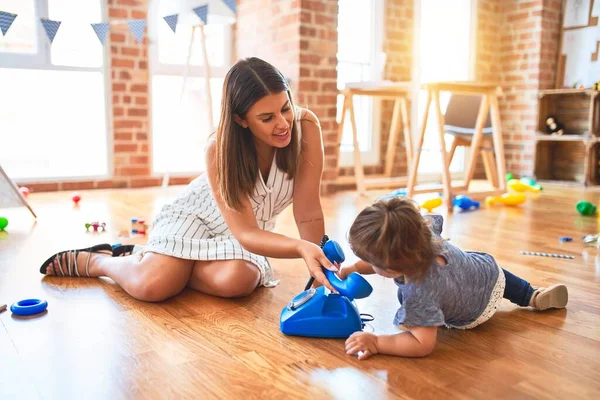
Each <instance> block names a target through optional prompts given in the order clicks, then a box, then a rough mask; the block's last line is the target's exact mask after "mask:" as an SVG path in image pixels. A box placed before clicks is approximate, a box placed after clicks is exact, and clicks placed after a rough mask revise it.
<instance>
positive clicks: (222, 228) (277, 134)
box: [40, 58, 337, 302]
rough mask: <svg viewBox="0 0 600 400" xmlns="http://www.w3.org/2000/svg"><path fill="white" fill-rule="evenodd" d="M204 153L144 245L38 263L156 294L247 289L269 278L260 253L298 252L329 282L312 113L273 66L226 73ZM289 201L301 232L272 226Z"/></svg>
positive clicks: (245, 63) (233, 293)
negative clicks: (200, 169) (202, 165)
mask: <svg viewBox="0 0 600 400" xmlns="http://www.w3.org/2000/svg"><path fill="white" fill-rule="evenodd" d="M182 145H185V144H182ZM206 161H207V171H206V173H205V174H203V175H201V176H200V177H198V178H197V179H195V180H194V181H193V182H191V183H190V184H189V185H188V187H187V188H186V190H185V191H184V192H183V193H182V194H181V195H180V196H179V197H178V198H177V199H176V200H175V201H174V202H173V203H171V204H168V205H166V206H164V207H163V209H162V210H161V212H160V213H159V215H158V216H157V217H156V219H155V221H154V224H153V227H152V230H151V232H150V235H149V238H148V243H147V245H146V246H144V247H143V248H138V246H135V247H134V246H122V247H117V248H116V249H115V250H114V252H113V249H112V247H111V246H110V244H101V245H97V246H94V247H91V248H87V249H79V250H67V251H63V252H60V253H57V254H55V255H53V256H52V257H50V258H49V259H48V260H46V262H44V264H43V265H42V267H41V268H40V272H41V273H45V274H47V275H57V276H89V277H100V276H107V277H109V278H111V279H112V280H114V281H115V282H116V283H117V284H118V285H120V286H121V287H122V288H123V289H124V290H125V291H127V293H129V294H130V295H131V296H133V297H135V298H136V299H139V300H143V301H154V302H155V301H162V300H165V299H167V298H170V297H172V296H174V295H176V294H178V293H179V292H181V291H182V290H183V289H184V288H185V287H186V286H187V287H190V288H192V289H195V290H198V291H201V292H203V293H207V294H211V295H215V296H221V297H238V296H245V295H248V294H250V293H251V292H252V291H254V289H255V288H256V287H257V286H260V285H264V286H274V285H275V284H276V283H275V282H274V280H273V270H272V268H271V266H270V264H269V262H268V261H267V259H266V257H274V258H299V257H301V258H303V259H304V261H305V263H306V266H307V267H308V269H309V272H310V274H311V276H314V277H315V278H316V280H317V281H318V282H319V283H321V284H323V285H326V286H327V287H328V288H330V289H331V290H333V288H332V287H331V285H330V284H329V282H328V281H327V279H326V277H325V275H324V273H323V271H322V269H321V266H324V267H325V268H328V269H330V270H332V271H336V270H337V268H336V267H335V266H333V265H332V264H331V263H330V262H329V260H327V258H326V257H325V255H324V254H323V252H322V250H321V249H320V247H319V246H318V245H317V244H316V243H318V242H319V241H320V240H321V238H322V236H323V235H324V233H325V227H324V221H323V210H322V208H321V202H320V196H319V189H320V183H321V174H322V170H323V142H322V138H321V130H320V126H319V122H318V120H317V117H316V116H315V115H314V114H313V113H312V112H310V111H309V110H305V109H300V108H295V107H294V104H293V101H292V95H291V92H290V88H289V86H288V84H287V81H286V79H285V78H284V76H283V75H282V74H281V72H279V71H278V70H277V69H276V68H275V67H273V66H272V65H270V64H269V63H267V62H265V61H262V60H260V59H258V58H248V59H244V60H240V61H239V62H238V63H236V64H235V65H234V66H233V67H232V68H231V70H230V71H229V72H228V74H227V76H226V78H225V83H224V87H223V98H222V104H221V118H220V122H219V126H218V129H217V132H216V138H214V137H211V140H209V143H208V145H207V149H206ZM292 202H293V204H294V206H293V207H294V218H295V221H296V224H297V226H298V230H299V232H300V237H301V239H295V238H290V237H287V236H284V235H280V234H276V233H273V232H271V230H272V229H273V228H274V225H275V219H276V217H277V215H278V214H279V213H281V211H283V210H284V209H285V208H286V207H287V206H288V205H289V204H291V203H292ZM117 256H120V257H117Z"/></svg>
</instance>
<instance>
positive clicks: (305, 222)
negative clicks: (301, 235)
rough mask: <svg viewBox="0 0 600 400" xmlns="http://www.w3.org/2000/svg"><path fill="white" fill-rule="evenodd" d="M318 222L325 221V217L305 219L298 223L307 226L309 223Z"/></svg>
mask: <svg viewBox="0 0 600 400" xmlns="http://www.w3.org/2000/svg"><path fill="white" fill-rule="evenodd" d="M317 221H323V217H319V218H310V219H303V220H302V221H298V223H299V224H307V223H310V222H317Z"/></svg>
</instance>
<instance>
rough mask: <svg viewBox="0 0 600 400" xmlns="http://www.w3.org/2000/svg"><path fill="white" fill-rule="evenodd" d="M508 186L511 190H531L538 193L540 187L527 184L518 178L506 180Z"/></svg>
mask: <svg viewBox="0 0 600 400" xmlns="http://www.w3.org/2000/svg"><path fill="white" fill-rule="evenodd" d="M507 185H508V188H509V189H510V190H512V191H513V192H533V193H539V192H540V188H539V187H536V186H531V185H528V184H526V183H524V182H522V181H520V180H518V179H511V180H509V181H508V182H507Z"/></svg>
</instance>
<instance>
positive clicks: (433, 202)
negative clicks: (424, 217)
mask: <svg viewBox="0 0 600 400" xmlns="http://www.w3.org/2000/svg"><path fill="white" fill-rule="evenodd" d="M441 205H442V198H441V197H435V198H433V199H429V200H425V201H424V202H422V203H421V208H424V209H426V210H427V212H428V213H431V210H433V209H434V208H438V207H439V206H441Z"/></svg>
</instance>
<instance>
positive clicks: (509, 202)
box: [485, 193, 527, 207]
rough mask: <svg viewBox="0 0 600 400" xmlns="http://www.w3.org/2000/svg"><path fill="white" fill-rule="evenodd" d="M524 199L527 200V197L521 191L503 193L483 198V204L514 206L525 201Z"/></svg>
mask: <svg viewBox="0 0 600 400" xmlns="http://www.w3.org/2000/svg"><path fill="white" fill-rule="evenodd" d="M525 200H527V197H526V196H525V195H524V194H523V193H505V194H503V195H502V196H488V197H487V198H486V199H485V204H486V205H487V206H488V207H489V206H492V205H495V204H504V205H505V206H510V207H515V206H518V205H521V204H523V203H525Z"/></svg>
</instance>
